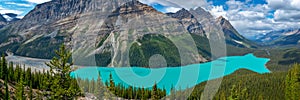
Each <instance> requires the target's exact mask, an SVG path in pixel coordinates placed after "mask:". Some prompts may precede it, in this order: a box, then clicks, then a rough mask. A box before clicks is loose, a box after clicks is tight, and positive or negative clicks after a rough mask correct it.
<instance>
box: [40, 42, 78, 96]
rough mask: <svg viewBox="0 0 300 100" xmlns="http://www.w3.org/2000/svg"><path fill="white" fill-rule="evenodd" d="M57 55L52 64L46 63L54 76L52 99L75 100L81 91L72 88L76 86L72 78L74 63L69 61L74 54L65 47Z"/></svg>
mask: <svg viewBox="0 0 300 100" xmlns="http://www.w3.org/2000/svg"><path fill="white" fill-rule="evenodd" d="M55 53H56V55H57V57H53V59H52V60H51V61H50V63H46V65H47V66H49V67H50V73H51V75H53V76H54V79H52V82H51V87H50V90H51V93H50V95H51V98H52V99H59V100H70V99H74V98H75V97H76V95H77V94H78V93H79V92H80V91H79V89H78V88H77V87H74V86H72V84H73V85H74V81H72V80H75V79H74V78H71V76H70V73H71V71H72V70H71V67H72V65H73V62H69V61H70V59H71V56H72V54H71V52H70V51H68V50H67V49H66V48H65V46H64V45H62V46H61V47H60V49H59V50H57V51H55ZM75 82H76V81H75ZM71 86H72V87H71ZM74 90H75V91H74Z"/></svg>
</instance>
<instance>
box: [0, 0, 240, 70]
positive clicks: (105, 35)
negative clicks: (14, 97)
mask: <svg viewBox="0 0 300 100" xmlns="http://www.w3.org/2000/svg"><path fill="white" fill-rule="evenodd" d="M0 20H1V17H0ZM0 25H1V21H0ZM233 29H234V28H233V27H232V26H231V25H230V23H229V22H227V21H226V20H223V19H218V20H216V19H215V18H213V16H212V15H211V14H210V13H209V12H207V11H205V10H204V9H202V8H200V7H199V8H197V9H191V10H190V11H188V10H185V9H182V10H180V11H178V12H176V13H168V14H164V13H161V12H159V11H157V10H155V9H154V8H153V7H151V6H148V5H146V4H143V3H141V2H139V1H137V0H52V1H50V2H46V3H43V4H39V5H37V6H36V7H35V8H34V9H33V10H32V11H31V12H30V13H28V14H27V15H26V16H25V17H24V18H23V19H22V20H20V21H16V22H15V23H12V24H9V25H6V26H5V27H4V28H2V29H0V33H1V34H2V36H1V37H0V51H7V50H9V51H11V52H13V53H15V54H16V55H21V56H29V57H36V58H52V57H53V56H54V55H55V54H54V52H53V51H54V50H56V49H58V48H59V46H60V45H61V44H65V45H67V47H68V48H70V49H71V50H72V51H73V60H75V62H76V64H78V65H89V66H114V67H121V66H130V65H131V62H142V64H145V63H146V64H148V60H149V58H151V55H155V54H156V53H158V54H161V55H164V56H165V57H166V59H167V62H168V63H169V62H171V63H173V64H171V65H172V66H177V65H180V64H182V65H186V64H192V63H199V62H206V61H207V59H209V58H207V57H205V58H204V57H203V52H205V53H207V55H209V54H210V51H209V50H208V49H209V48H208V47H209V46H207V45H208V44H209V42H208V41H209V40H212V41H214V40H222V39H225V38H235V37H239V36H240V35H239V34H238V33H237V32H236V31H234V30H233ZM224 30H225V31H224ZM227 30H233V31H227ZM224 32H225V34H229V35H228V36H227V35H226V36H225V37H224ZM226 32H229V33H226ZM230 32H231V33H230ZM231 34H233V35H235V36H232V35H231ZM192 36H197V38H195V37H192ZM200 38H201V39H200ZM194 39H196V40H198V41H197V42H198V43H195V41H193V40H194ZM241 39H243V38H241ZM144 41H150V42H144ZM200 42H201V43H202V44H201V43H200ZM203 43H206V44H204V45H203ZM224 45H225V44H224ZM202 47H205V48H206V49H207V50H206V49H205V50H202V51H201V48H202ZM217 47H219V46H217ZM145 48H147V49H145ZM131 49H133V50H135V51H134V52H132V51H131ZM170 49H171V50H170ZM141 51H143V52H141ZM136 52H138V54H137V55H141V56H140V57H141V58H139V59H134V61H132V60H130V59H129V58H130V56H136V55H135V54H136ZM166 52H167V53H166ZM176 54H178V55H180V56H174V55H176ZM143 57H144V58H143ZM180 58H181V59H184V60H179V59H180ZM141 59H142V60H143V61H140V60H141ZM91 61H95V62H91ZM136 64H137V65H138V64H139V63H136ZM143 66H147V65H143ZM168 66H169V65H168Z"/></svg>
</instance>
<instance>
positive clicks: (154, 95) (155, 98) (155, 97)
mask: <svg viewBox="0 0 300 100" xmlns="http://www.w3.org/2000/svg"><path fill="white" fill-rule="evenodd" d="M151 99H152V100H158V99H159V97H158V91H157V85H156V82H155V83H154V85H153V87H152V94H151Z"/></svg>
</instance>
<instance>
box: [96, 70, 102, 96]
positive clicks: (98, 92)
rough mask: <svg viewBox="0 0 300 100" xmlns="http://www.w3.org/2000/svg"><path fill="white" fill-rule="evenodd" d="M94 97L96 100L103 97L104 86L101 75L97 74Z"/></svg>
mask: <svg viewBox="0 0 300 100" xmlns="http://www.w3.org/2000/svg"><path fill="white" fill-rule="evenodd" d="M95 87H96V88H95V95H96V97H97V98H98V100H102V99H103V97H104V85H103V83H102V81H101V75H100V73H99V76H98V79H97V82H96V86H95Z"/></svg>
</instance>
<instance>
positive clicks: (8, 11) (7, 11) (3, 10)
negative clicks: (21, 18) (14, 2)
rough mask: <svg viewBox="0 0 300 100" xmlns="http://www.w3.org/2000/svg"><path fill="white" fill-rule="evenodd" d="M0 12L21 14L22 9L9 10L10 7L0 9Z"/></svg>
mask: <svg viewBox="0 0 300 100" xmlns="http://www.w3.org/2000/svg"><path fill="white" fill-rule="evenodd" d="M0 13H1V14H5V13H14V14H18V15H20V14H22V13H23V11H19V10H10V9H0Z"/></svg>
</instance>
